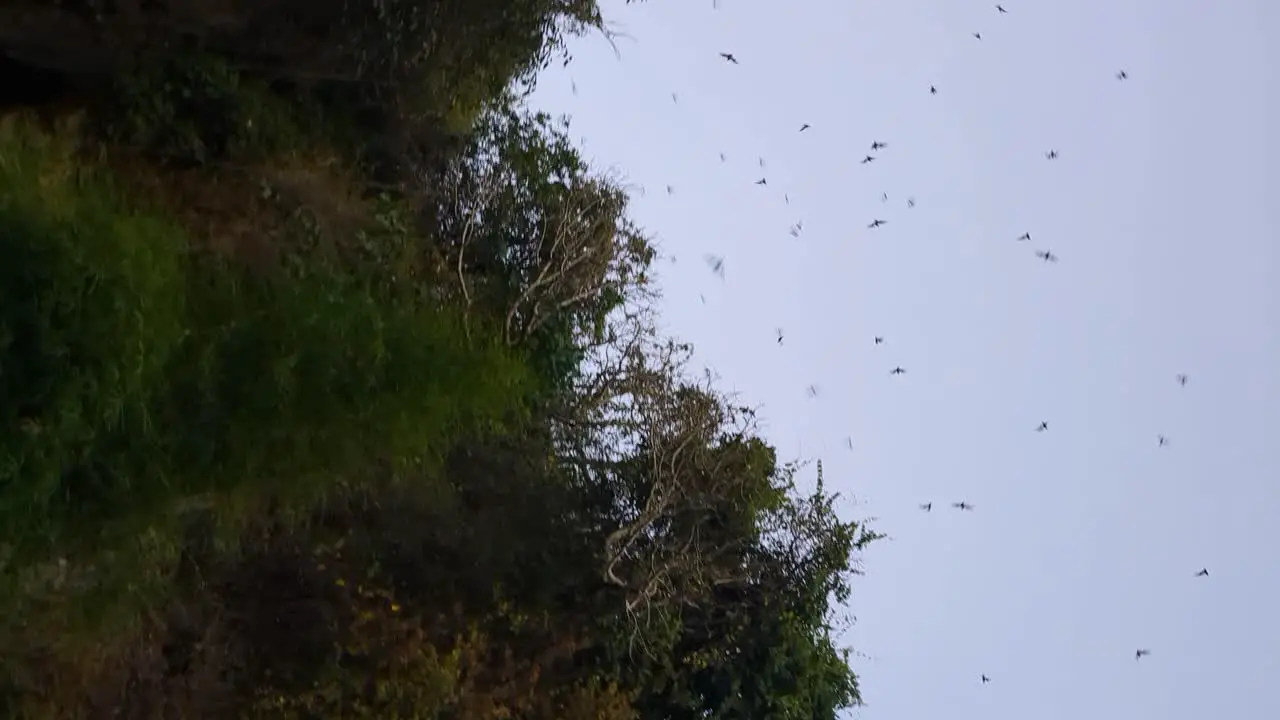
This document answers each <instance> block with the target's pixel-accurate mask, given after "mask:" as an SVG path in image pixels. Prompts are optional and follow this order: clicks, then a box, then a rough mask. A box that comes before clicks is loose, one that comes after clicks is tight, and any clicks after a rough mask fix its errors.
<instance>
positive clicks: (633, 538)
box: [0, 0, 877, 720]
mask: <svg viewBox="0 0 1280 720" xmlns="http://www.w3.org/2000/svg"><path fill="white" fill-rule="evenodd" d="M602 28H603V23H602V20H601V18H600V17H599V13H598V10H597V8H596V7H595V4H594V0H268V1H263V0H258V1H256V2H248V0H196V1H195V2H183V3H177V2H171V1H169V0H157V1H155V2H150V3H146V2H116V3H107V2H99V1H97V0H79V1H78V2H77V1H73V0H66V1H65V2H55V1H54V0H14V1H12V2H8V3H5V4H4V7H2V8H0V53H2V54H4V55H5V56H6V57H5V58H4V59H3V61H2V62H0V114H2V115H0V257H3V261H0V708H2V712H3V713H4V717H15V718H197V717H200V718H404V719H410V718H460V719H467V720H499V719H502V718H522V719H529V720H535V719H536V720H543V719H545V720H588V719H592V718H599V719H603V720H623V719H628V718H631V719H636V720H639V719H644V720H679V719H681V718H688V719H692V718H724V719H730V718H735V719H736V718H743V719H746V718H752V719H759V718H795V719H799V718H804V719H806V720H808V719H811V718H814V719H820V718H833V717H835V716H836V714H837V711H838V710H840V709H841V708H845V707H848V706H850V705H852V704H855V703H857V701H858V699H859V695H858V685H857V681H856V678H855V676H854V674H853V672H852V671H851V669H850V666H849V663H848V651H846V650H844V649H842V648H841V647H839V646H838V644H837V641H836V639H835V635H837V634H838V632H839V628H838V627H837V625H838V622H839V620H840V617H839V615H838V613H837V610H838V607H837V604H838V603H840V602H843V601H844V600H846V599H847V598H848V595H849V592H850V587H849V581H850V579H851V576H852V575H853V574H854V573H855V570H856V567H857V558H858V554H859V553H860V551H861V550H862V549H863V548H864V547H865V546H866V545H867V544H868V543H869V542H872V541H873V540H875V539H876V537H877V536H876V534H875V533H873V532H872V531H870V530H868V529H866V528H864V527H862V526H861V525H859V524H855V523H850V522H845V521H842V520H840V519H839V518H838V517H837V516H836V513H835V512H834V509H833V502H834V500H835V498H834V497H833V496H832V495H830V494H828V493H827V492H826V491H825V490H824V489H823V488H822V485H821V472H820V468H819V482H818V486H817V489H816V490H813V489H812V484H811V483H799V473H800V471H801V470H802V467H801V466H800V465H798V464H796V463H791V462H786V461H783V460H780V459H779V458H777V457H776V454H775V451H774V449H773V448H771V447H770V446H769V445H768V444H767V443H765V442H764V441H763V440H762V439H761V438H760V437H759V436H758V433H757V431H756V427H755V425H754V422H753V416H752V413H751V411H750V410H749V409H748V408H744V407H741V406H739V405H738V404H737V403H736V402H735V401H734V399H733V398H729V397H726V396H724V395H722V394H720V393H718V392H717V391H716V390H715V388H713V387H711V386H710V385H709V384H708V383H706V382H702V381H700V380H698V379H697V378H698V375H697V374H695V373H691V372H688V367H687V361H688V353H689V348H688V347H687V346H685V345H682V344H679V343H676V342H673V341H670V340H668V339H666V338H663V337H661V336H660V335H658V334H657V332H656V331H655V329H654V328H655V322H654V317H653V300H654V296H653V292H654V291H653V289H652V287H651V282H652V273H653V267H652V265H653V262H654V259H655V256H656V253H655V250H654V248H653V246H652V245H651V243H650V241H649V239H648V238H646V237H645V235H644V234H643V232H642V231H641V229H639V228H638V227H636V226H635V225H634V224H633V223H632V222H631V221H630V220H629V219H628V214H627V212H628V211H627V202H628V199H627V196H626V194H625V193H624V192H623V190H622V189H621V187H620V186H619V184H618V183H617V182H616V181H615V180H614V179H613V178H611V177H609V176H607V175H604V174H601V173H599V172H597V171H595V170H593V169H592V168H590V167H588V166H587V165H586V163H585V162H584V161H583V160H582V158H581V157H580V155H579V154H578V152H577V151H576V149H575V148H574V147H573V145H572V144H571V143H570V142H569V140H568V138H567V136H566V133H565V127H564V125H563V123H561V122H559V121H557V120H554V119H552V118H550V117H547V116H545V115H541V114H537V113H533V112H531V111H529V110H528V109H526V108H525V106H524V105H523V104H522V102H521V97H522V92H523V91H524V90H525V89H527V88H528V87H529V83H531V82H532V81H533V79H534V77H535V75H536V73H537V72H538V71H539V70H540V69H541V68H543V67H544V66H546V65H547V64H548V63H552V62H559V61H562V60H564V61H567V59H568V58H567V57H565V55H564V41H565V40H566V39H567V38H569V37H571V36H572V35H574V34H577V33H582V32H601V31H602ZM801 484H803V485H806V486H808V487H809V488H810V489H808V490H802V489H801Z"/></svg>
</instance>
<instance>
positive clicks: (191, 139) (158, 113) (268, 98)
mask: <svg viewBox="0 0 1280 720" xmlns="http://www.w3.org/2000/svg"><path fill="white" fill-rule="evenodd" d="M112 95H113V97H114V99H115V102H114V106H113V107H111V108H110V109H109V112H108V114H107V116H106V117H105V118H104V121H103V122H104V125H105V128H104V129H105V130H106V133H107V135H108V137H110V138H111V140H112V141H114V142H119V143H124V144H126V145H129V146H134V147H136V148H138V149H140V150H142V151H145V152H149V153H154V154H157V155H159V156H161V157H163V158H166V159H168V160H172V161H176V162H188V163H197V164H203V163H206V162H209V161H211V160H223V159H226V158H228V157H237V158H241V159H244V158H246V157H251V156H254V155H261V154H263V153H273V152H275V153H278V152H282V151H285V150H289V149H292V148H293V147H295V146H297V145H298V144H299V143H300V142H301V138H302V137H303V134H302V131H301V129H300V128H299V126H298V124H297V122H296V121H295V120H294V116H293V110H292V109H291V108H290V106H289V105H288V104H286V103H285V102H284V101H283V100H282V99H281V98H278V97H276V96H274V95H273V94H272V92H271V90H270V89H269V88H268V86H267V85H266V84H265V83H263V82H261V81H258V80H252V79H248V78H246V77H245V76H244V74H243V73H241V72H240V71H239V70H237V69H236V68H234V67H232V66H231V64H229V63H228V62H227V61H225V60H222V59H219V58H217V57H213V56H209V55H176V56H173V57H169V58H166V59H165V60H164V61H163V62H161V63H158V64H148V65H143V66H141V67H140V68H138V69H137V70H136V71H134V72H133V73H132V74H129V75H124V76H121V77H120V78H119V80H118V81H117V83H116V86H115V87H114V88H113V91H112ZM308 122H310V123H315V122H316V118H315V117H312V118H310V119H309V121H308Z"/></svg>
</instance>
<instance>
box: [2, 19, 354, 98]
mask: <svg viewBox="0 0 1280 720" xmlns="http://www.w3.org/2000/svg"><path fill="white" fill-rule="evenodd" d="M343 13H344V2H343V0H311V1H310V2H307V1H306V0H253V1H250V0H0V114H2V113H5V112H9V111H12V110H14V109H16V108H35V109H37V110H41V111H43V110H44V109H46V108H48V107H49V106H51V105H59V104H64V105H65V104H81V105H82V104H84V103H83V102H76V101H73V100H71V99H70V98H72V97H73V96H79V95H81V94H82V93H84V92H86V91H88V92H92V91H95V90H99V91H100V90H103V89H104V87H105V86H106V85H107V83H105V82H104V81H105V80H108V79H109V78H111V77H113V76H119V74H120V71H121V70H123V69H125V68H128V67H132V66H134V65H136V64H137V63H139V62H146V61H148V60H155V59H158V58H162V57H164V56H167V55H169V56H171V55H173V54H175V53H179V52H184V51H190V50H195V49H199V50H209V51H213V52H215V53H217V54H218V55H219V56H221V57H223V58H225V59H227V60H228V61H230V62H232V63H236V64H243V65H245V66H246V67H247V68H249V67H251V68H259V69H261V70H263V71H265V72H266V73H267V74H271V71H272V68H278V67H282V66H286V67H289V68H290V72H291V73H302V74H304V75H305V74H307V73H308V72H309V73H312V74H317V75H319V74H325V73H327V74H330V75H335V74H336V75H345V74H351V73H353V72H354V67H353V66H352V63H350V62H344V60H349V59H350V58H351V54H350V53H344V46H345V45H346V43H345V42H344V38H343V36H342V30H343V28H344V22H343ZM346 27H347V30H348V34H349V31H350V27H349V25H348V26H346ZM79 100H83V98H82V97H81V98H79ZM42 114H44V113H43V112H42Z"/></svg>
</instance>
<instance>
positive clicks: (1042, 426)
mask: <svg viewBox="0 0 1280 720" xmlns="http://www.w3.org/2000/svg"><path fill="white" fill-rule="evenodd" d="M995 10H996V12H997V13H999V14H1001V15H1004V14H1008V12H1009V11H1008V10H1006V9H1005V8H1004V7H1003V6H1002V5H996V6H995ZM971 34H972V36H973V37H974V38H975V39H976V40H982V33H980V32H975V33H971ZM719 55H720V58H721V59H722V60H723V61H724V62H725V63H728V64H731V65H739V64H740V63H739V61H738V57H737V56H736V55H734V54H733V53H731V52H721V53H720V54H719ZM1115 79H1116V80H1119V81H1125V80H1128V79H1129V73H1128V72H1127V71H1125V70H1119V71H1118V72H1116V73H1115ZM573 90H574V93H575V94H576V92H577V87H576V85H574V87H573ZM929 94H930V95H937V94H938V88H937V86H936V85H930V86H929ZM671 99H672V101H674V102H679V97H678V96H677V95H676V93H672V94H671ZM812 127H813V126H812V125H810V124H809V123H802V124H801V125H800V128H799V130H798V132H801V133H803V132H806V131H808V130H810V129H811V128H812ZM869 147H870V152H869V153H867V154H866V155H865V156H864V157H863V158H862V159H861V161H860V164H862V165H869V164H871V163H874V162H875V161H876V159H877V158H878V157H879V156H878V155H877V153H879V152H880V151H881V150H884V149H886V148H888V147H889V145H888V143H886V142H884V141H882V140H874V141H872V142H871V143H870V146H869ZM1044 157H1045V159H1046V160H1048V161H1053V160H1057V159H1058V151H1057V150H1056V149H1053V148H1050V149H1049V150H1047V151H1045V153H1044ZM725 160H726V156H725V154H724V153H723V152H722V153H720V161H721V162H725ZM759 166H760V168H762V169H763V168H764V167H765V162H764V158H760V159H759ZM754 184H755V185H758V186H767V185H768V184H769V180H768V178H767V177H765V176H763V175H762V176H761V177H760V178H759V179H757V180H755V183H754ZM666 189H667V194H668V195H671V194H674V192H675V190H674V188H673V186H671V185H668V186H667V188H666ZM888 199H889V198H888V195H887V194H882V195H881V200H882V201H885V202H887V201H888ZM784 200H785V201H786V203H787V204H790V197H787V196H785V195H784ZM915 205H916V202H915V199H914V198H910V197H909V198H907V207H908V208H914V207H915ZM887 224H888V221H886V220H882V219H879V218H873V219H872V220H871V222H870V223H868V224H867V229H868V230H873V231H874V230H876V229H878V228H880V227H882V226H884V225H887ZM802 229H803V223H801V222H797V223H796V224H795V225H792V226H791V228H790V229H789V231H790V233H791V235H792V236H795V237H799V235H800V231H801V230H802ZM1016 241H1017V242H1031V233H1030V232H1026V233H1023V234H1022V235H1020V236H1018V237H1017V238H1016ZM1035 256H1036V257H1038V258H1039V259H1041V260H1043V261H1044V262H1046V263H1056V262H1058V256H1057V255H1056V254H1054V252H1053V251H1052V250H1049V249H1043V250H1036V251H1035ZM704 260H705V262H706V263H707V265H708V266H709V267H710V268H711V270H712V272H713V273H715V274H716V275H717V276H719V277H720V278H721V279H722V280H723V279H724V274H725V259H724V258H723V257H721V256H717V255H706V256H705V258H704ZM671 261H672V262H675V258H674V257H672V258H671ZM702 302H703V303H706V296H705V295H704V296H702ZM775 333H776V340H777V344H778V345H782V344H783V342H784V340H785V334H784V332H783V330H782V328H777V329H776V331H775ZM873 341H874V344H875V345H881V344H883V343H884V342H885V339H884V337H882V336H875V337H874V338H873ZM906 372H907V371H906V369H905V368H903V367H902V366H900V365H899V366H895V367H894V368H893V369H892V370H890V371H889V374H890V375H905V374H906ZM1175 380H1176V382H1177V383H1178V385H1180V386H1186V384H1187V375H1185V374H1179V375H1177V376H1176V378H1175ZM807 394H808V396H809V397H810V398H816V397H817V396H818V388H817V386H815V385H810V386H809V387H808V388H807ZM1048 430H1049V423H1048V421H1041V422H1040V423H1039V424H1038V425H1037V426H1036V427H1035V431H1036V432H1047V431H1048ZM1156 440H1157V444H1158V446H1159V447H1165V446H1167V445H1168V444H1169V440H1168V438H1166V437H1165V436H1164V435H1158V436H1157V437H1156ZM845 442H846V444H847V445H848V446H849V447H850V448H852V447H853V441H852V438H846V439H845ZM951 507H952V508H953V509H956V510H961V511H966V512H972V511H973V510H974V506H973V505H972V504H971V503H969V502H967V501H963V500H962V501H960V502H953V503H951ZM919 509H920V510H921V511H923V512H931V511H932V510H933V502H925V503H921V504H920V505H919ZM1208 576H1209V570H1208V568H1202V569H1200V570H1199V571H1198V572H1196V573H1195V577H1197V578H1202V577H1208ZM1150 654H1151V651H1150V650H1148V649H1146V648H1138V649H1137V650H1135V651H1134V659H1135V660H1141V659H1142V658H1143V657H1146V656H1147V655H1150ZM979 679H980V680H981V682H982V683H983V684H984V685H985V684H986V683H989V682H991V678H990V677H988V676H987V675H986V674H981V675H980V676H979Z"/></svg>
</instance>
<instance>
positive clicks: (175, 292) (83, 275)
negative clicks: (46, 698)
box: [0, 120, 186, 554]
mask: <svg viewBox="0 0 1280 720" xmlns="http://www.w3.org/2000/svg"><path fill="white" fill-rule="evenodd" d="M72 149H73V148H72V146H71V145H70V143H68V142H66V141H65V140H58V139H54V138H51V137H49V136H46V135H43V134H40V133H38V132H34V131H32V129H31V127H30V126H29V125H27V124H25V123H22V122H18V121H14V120H7V121H5V122H3V123H0V255H2V256H3V257H4V261H3V262H0V527H2V528H4V533H5V538H4V540H5V541H7V545H8V547H7V548H6V550H8V551H9V552H18V553H19V554H21V552H22V551H23V550H26V549H31V548H32V546H37V547H38V546H41V545H47V544H48V543H50V542H52V541H54V540H55V539H56V538H57V537H58V536H59V535H60V534H61V531H62V529H63V526H64V525H65V524H66V523H67V522H68V521H69V520H70V519H71V518H72V516H74V515H80V514H84V512H85V511H86V507H85V506H86V504H87V503H90V502H92V500H93V499H94V498H95V497H105V496H108V495H112V494H116V493H118V492H121V491H125V490H128V489H129V487H130V486H131V485H134V484H135V483H143V482H149V479H148V478H145V477H144V475H145V474H147V473H149V472H150V471H151V468H149V467H148V466H150V465H151V464H152V463H151V461H150V460H147V461H144V462H141V463H139V462H137V460H138V459H139V458H146V457H147V453H148V449H147V447H148V445H149V443H150V442H151V441H153V440H154V439H155V438H156V436H157V435H158V434H160V433H162V432H164V428H162V427H158V426H157V424H156V423H155V422H154V418H153V417H152V415H151V408H152V405H153V399H154V396H155V393H156V392H157V391H158V390H163V388H164V380H165V373H166V368H167V367H168V365H169V362H170V360H171V358H172V357H173V356H174V354H175V353H176V352H177V351H178V350H179V349H180V347H181V346H182V343H183V339H184V334H185V327H186V319H185V314H186V306H185V302H184V300H185V287H184V284H185V280H184V272H183V253H184V246H183V239H182V233H181V232H180V231H179V230H178V229H177V228H175V227H173V226H172V225H170V224H168V223H166V222H164V221H163V220H160V219H157V218H154V217H149V216H147V215H144V214H140V213H136V212H133V211H131V210H129V209H128V208H127V207H126V206H125V205H124V204H123V203H122V202H121V200H120V198H119V196H118V195H117V193H116V192H115V191H114V190H113V189H112V187H111V185H110V184H109V183H107V182H106V181H104V180H103V179H102V178H101V177H92V176H90V174H89V173H88V172H86V171H84V170H83V169H82V168H77V166H76V165H75V164H74V163H73V158H72V157H71V153H72ZM122 433H123V434H128V435H129V436H130V437H131V442H130V444H131V446H132V447H131V448H130V456H129V457H127V458H125V457H120V456H118V455H115V454H113V453H106V452H103V450H104V449H105V448H106V447H107V446H110V445H113V444H115V443H116V441H118V440H119V439H120V438H121V437H122Z"/></svg>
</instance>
